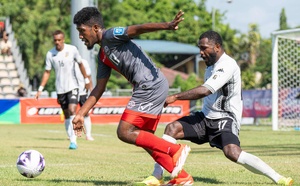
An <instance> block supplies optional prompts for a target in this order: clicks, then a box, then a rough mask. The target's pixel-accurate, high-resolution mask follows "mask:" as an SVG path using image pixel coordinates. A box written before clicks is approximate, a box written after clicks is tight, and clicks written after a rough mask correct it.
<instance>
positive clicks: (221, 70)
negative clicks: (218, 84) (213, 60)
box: [216, 68, 224, 72]
mask: <svg viewBox="0 0 300 186" xmlns="http://www.w3.org/2000/svg"><path fill="white" fill-rule="evenodd" d="M216 72H224V70H223V68H220V69H218V70H217V71H216Z"/></svg>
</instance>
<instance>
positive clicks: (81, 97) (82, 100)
mask: <svg viewBox="0 0 300 186" xmlns="http://www.w3.org/2000/svg"><path fill="white" fill-rule="evenodd" d="M86 100H87V95H80V96H79V105H80V107H82V105H83V104H84V103H85V102H86Z"/></svg>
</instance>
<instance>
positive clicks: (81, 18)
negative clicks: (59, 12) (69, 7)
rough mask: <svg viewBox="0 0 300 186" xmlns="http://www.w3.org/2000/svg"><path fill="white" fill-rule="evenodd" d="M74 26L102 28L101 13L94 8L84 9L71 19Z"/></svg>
mask: <svg viewBox="0 0 300 186" xmlns="http://www.w3.org/2000/svg"><path fill="white" fill-rule="evenodd" d="M73 23H74V24H76V25H81V24H85V25H88V26H93V25H95V24H96V25H99V26H100V27H101V28H104V24H103V18H102V15H101V12H99V10H98V9H97V8H96V7H85V8H82V9H81V10H80V11H79V12H77V13H76V14H75V16H74V18H73Z"/></svg>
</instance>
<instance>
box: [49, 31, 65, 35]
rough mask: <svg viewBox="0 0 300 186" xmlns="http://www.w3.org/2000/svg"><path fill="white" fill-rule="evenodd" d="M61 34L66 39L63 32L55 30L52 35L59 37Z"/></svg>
mask: <svg viewBox="0 0 300 186" xmlns="http://www.w3.org/2000/svg"><path fill="white" fill-rule="evenodd" d="M59 34H62V35H63V36H64V37H65V33H64V32H63V31H61V30H55V31H54V32H53V34H52V36H55V35H59Z"/></svg>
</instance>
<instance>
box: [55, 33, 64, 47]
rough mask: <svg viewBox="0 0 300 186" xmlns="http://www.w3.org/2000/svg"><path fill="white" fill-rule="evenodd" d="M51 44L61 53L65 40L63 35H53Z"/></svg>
mask: <svg viewBox="0 0 300 186" xmlns="http://www.w3.org/2000/svg"><path fill="white" fill-rule="evenodd" d="M53 42H54V45H55V48H56V50H58V51H61V50H62V49H64V42H65V38H64V35H63V34H57V35H54V36H53Z"/></svg>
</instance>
